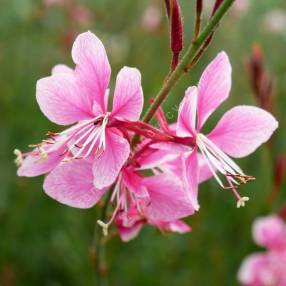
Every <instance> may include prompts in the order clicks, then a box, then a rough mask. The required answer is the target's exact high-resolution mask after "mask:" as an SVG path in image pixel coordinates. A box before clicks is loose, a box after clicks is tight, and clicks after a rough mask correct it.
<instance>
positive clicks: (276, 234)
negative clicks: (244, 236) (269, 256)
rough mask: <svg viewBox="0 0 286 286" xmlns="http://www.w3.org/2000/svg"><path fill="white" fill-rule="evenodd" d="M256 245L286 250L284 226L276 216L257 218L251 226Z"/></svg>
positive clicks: (285, 227)
mask: <svg viewBox="0 0 286 286" xmlns="http://www.w3.org/2000/svg"><path fill="white" fill-rule="evenodd" d="M253 238H254V240H255V241H256V243H257V244H259V245H261V246H265V247H268V248H272V249H283V248H285V249H286V224H285V223H284V222H283V220H282V219H281V218H279V217H278V216H276V215H272V216H268V217H263V218H258V219H256V220H255V222H254V225H253Z"/></svg>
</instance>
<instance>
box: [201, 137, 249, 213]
mask: <svg viewBox="0 0 286 286" xmlns="http://www.w3.org/2000/svg"><path fill="white" fill-rule="evenodd" d="M196 143H197V146H198V148H199V150H200V151H201V153H202V155H203V157H204V159H205V161H206V163H207V165H208V167H209V169H210V171H211V172H212V174H213V176H214V178H215V179H216V181H217V182H218V184H219V185H220V186H221V187H222V188H223V189H231V190H232V191H233V193H234V195H235V197H236V198H237V207H238V208H239V207H241V206H244V205H245V202H246V201H248V200H249V198H248V197H241V196H240V194H239V193H238V192H237V187H238V186H239V185H241V184H245V183H247V182H248V181H251V180H254V179H255V178H254V177H252V176H247V175H245V174H244V172H243V171H242V170H241V169H240V167H239V166H238V165H237V164H236V163H235V162H234V161H233V160H232V159H231V158H230V157H229V156H227V155H226V154H225V153H224V152H223V151H222V150H221V149H219V148H218V147H217V146H216V145H215V144H214V143H213V142H212V141H211V140H209V139H208V138H207V137H206V136H205V135H203V134H201V133H199V134H197V137H196ZM218 173H219V174H221V175H223V176H224V177H225V179H226V182H227V185H225V184H224V183H223V181H222V180H221V178H220V177H219V174H218Z"/></svg>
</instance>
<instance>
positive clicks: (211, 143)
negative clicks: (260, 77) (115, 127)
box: [153, 52, 278, 207]
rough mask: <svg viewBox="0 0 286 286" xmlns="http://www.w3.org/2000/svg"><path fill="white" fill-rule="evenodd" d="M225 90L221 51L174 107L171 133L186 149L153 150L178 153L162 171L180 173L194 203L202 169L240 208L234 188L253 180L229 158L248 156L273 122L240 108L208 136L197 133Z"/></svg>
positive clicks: (227, 75)
mask: <svg viewBox="0 0 286 286" xmlns="http://www.w3.org/2000/svg"><path fill="white" fill-rule="evenodd" d="M230 88H231V65H230V63H229V59H228V56H227V55H226V54H225V53H224V52H221V53H219V54H218V55H217V56H216V58H215V59H214V60H213V61H212V62H211V63H210V64H209V65H208V67H207V68H206V69H205V71H204V72H203V74H202V76H201V79H200V81H199V84H198V86H197V87H196V86H192V87H189V88H188V89H187V91H186V94H185V97H184V99H183V100H182V102H181V104H180V107H179V113H178V121H177V123H176V130H175V134H176V136H177V137H178V138H182V139H186V138H189V139H190V142H192V146H191V147H190V148H186V146H185V145H184V146H183V147H182V148H179V147H178V146H177V147H176V148H175V147H174V144H173V143H172V144H169V143H158V144H155V145H153V147H157V148H160V149H164V148H166V150H167V151H166V152H174V150H176V149H177V151H178V153H181V155H180V160H174V161H173V163H174V166H173V167H171V166H170V164H169V166H168V169H170V168H172V169H173V170H180V168H182V174H184V176H183V178H184V179H185V185H186V188H187V189H188V191H189V193H190V196H193V197H194V201H195V200H196V197H197V188H198V183H199V180H204V179H207V178H208V177H209V172H207V171H205V166H207V167H208V169H209V171H210V172H211V174H212V175H213V176H214V178H215V179H216V181H217V182H218V184H219V185H220V187H221V188H223V189H230V190H232V191H233V193H234V195H235V197H236V198H237V207H240V206H244V204H245V202H246V201H248V197H241V196H240V195H239V193H238V191H237V187H238V186H239V185H240V184H244V183H246V182H248V181H249V180H253V179H254V178H253V177H251V176H247V175H246V174H245V173H244V172H243V171H242V170H241V168H240V167H239V166H238V165H237V164H236V163H235V162H234V161H233V159H231V158H230V156H231V157H236V158H241V157H244V156H247V155H249V154H251V153H252V152H254V151H255V150H256V149H257V148H258V147H259V146H260V145H261V144H262V143H264V142H266V141H267V140H268V139H269V138H270V136H271V135H272V133H273V131H274V130H275V129H276V128H277V127H278V123H277V121H276V120H275V118H274V117H273V116H272V115H271V114H270V113H268V112H267V111H265V110H263V109H260V108H257V107H253V106H246V105H242V106H236V107H234V108H232V109H231V110H229V111H228V112H226V113H225V114H224V116H223V117H222V118H221V120H220V121H219V122H218V124H217V125H216V126H215V128H214V129H213V130H212V131H211V132H210V133H209V134H207V135H205V134H203V133H202V128H203V126H204V124H205V122H206V121H207V119H208V118H209V116H210V115H211V114H212V113H213V112H214V111H215V110H216V109H217V108H218V107H219V106H220V104H221V103H222V102H223V101H225V100H226V99H227V98H228V96H229V92H230ZM168 145H169V147H168ZM177 145H178V144H177ZM203 165H204V167H203V168H199V166H203ZM200 172H203V173H201V174H200ZM200 176H201V177H202V178H201V179H200ZM203 177H204V178H203Z"/></svg>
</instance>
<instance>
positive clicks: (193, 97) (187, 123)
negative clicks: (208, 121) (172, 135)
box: [176, 86, 198, 137]
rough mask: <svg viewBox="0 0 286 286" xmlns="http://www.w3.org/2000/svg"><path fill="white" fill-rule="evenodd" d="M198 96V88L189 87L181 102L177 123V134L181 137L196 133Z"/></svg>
mask: <svg viewBox="0 0 286 286" xmlns="http://www.w3.org/2000/svg"><path fill="white" fill-rule="evenodd" d="M197 97H198V90H197V88H196V87H195V86H192V87H189V88H188V89H187V91H186V94H185V97H184V98H183V100H182V102H181V104H180V107H179V112H178V122H177V125H176V134H177V135H178V136H180V137H192V136H194V135H195V134H196V117H197V100H198V98H197Z"/></svg>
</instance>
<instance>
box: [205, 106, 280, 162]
mask: <svg viewBox="0 0 286 286" xmlns="http://www.w3.org/2000/svg"><path fill="white" fill-rule="evenodd" d="M277 127H278V122H277V121H276V119H275V118H274V117H273V116H272V115H271V114H270V113H269V112H267V111H265V110H263V109H260V108H258V107H252V106H236V107H234V108H232V109H230V110H229V111H228V112H227V113H225V114H224V116H223V117H222V118H221V120H220V121H219V122H218V124H217V126H216V127H215V128H214V130H213V131H212V132H211V133H210V134H209V135H208V138H209V139H210V140H212V141H213V142H214V143H215V144H216V145H217V146H218V147H219V148H221V149H222V150H223V151H224V152H225V153H227V154H229V155H230V156H232V157H237V158H239V157H244V156H247V155H249V154H250V153H252V152H254V151H255V150H256V149H257V148H258V147H259V146H260V145H261V144H262V143H264V142H266V141H267V140H268V139H269V138H270V136H271V135H272V133H273V132H274V130H275V129H276V128H277Z"/></svg>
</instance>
